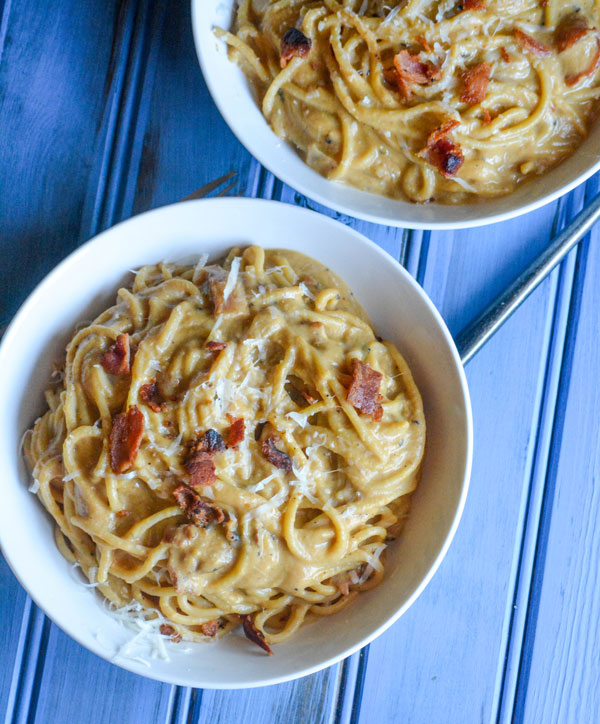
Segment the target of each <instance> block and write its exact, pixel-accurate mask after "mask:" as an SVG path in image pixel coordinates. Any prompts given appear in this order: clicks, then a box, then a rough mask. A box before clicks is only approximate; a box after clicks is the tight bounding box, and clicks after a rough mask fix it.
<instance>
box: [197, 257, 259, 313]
mask: <svg viewBox="0 0 600 724" xmlns="http://www.w3.org/2000/svg"><path fill="white" fill-rule="evenodd" d="M203 271H204V279H205V280H206V282H207V284H208V293H209V295H210V298H211V301H212V305H213V312H214V313H215V314H224V313H227V314H231V315H238V316H239V315H242V314H248V302H247V300H246V295H245V293H244V289H243V287H242V286H241V283H240V281H239V279H238V281H237V282H236V284H235V286H234V288H233V289H232V290H231V292H230V293H229V295H228V296H227V299H225V287H226V286H227V280H228V279H229V272H228V271H227V270H226V269H223V267H222V266H218V265H217V264H209V265H208V266H205V267H204V269H203Z"/></svg>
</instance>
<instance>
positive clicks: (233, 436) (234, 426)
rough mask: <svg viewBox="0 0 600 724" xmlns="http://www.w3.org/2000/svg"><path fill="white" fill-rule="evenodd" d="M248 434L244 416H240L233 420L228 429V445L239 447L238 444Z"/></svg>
mask: <svg viewBox="0 0 600 724" xmlns="http://www.w3.org/2000/svg"><path fill="white" fill-rule="evenodd" d="M245 434H246V423H245V422H244V419H243V418H242V417H238V418H237V420H232V421H231V425H230V426H229V428H228V429H227V434H226V438H227V447H229V448H237V446H238V445H239V444H240V443H241V442H242V440H243V439H244V435H245Z"/></svg>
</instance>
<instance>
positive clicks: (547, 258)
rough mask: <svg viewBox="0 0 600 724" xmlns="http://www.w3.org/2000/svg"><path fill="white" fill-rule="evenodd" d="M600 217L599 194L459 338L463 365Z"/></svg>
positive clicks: (458, 344)
mask: <svg viewBox="0 0 600 724" xmlns="http://www.w3.org/2000/svg"><path fill="white" fill-rule="evenodd" d="M599 218H600V194H598V195H597V196H596V197H595V198H594V199H593V200H592V201H591V202H590V203H589V204H588V205H587V206H586V207H585V208H584V209H583V210H582V211H581V212H580V213H579V214H578V215H577V216H576V217H575V218H574V219H573V221H572V222H571V223H570V224H569V226H567V228H566V229H565V230H564V231H563V232H562V233H561V234H560V235H559V236H557V237H556V239H555V240H554V241H553V242H552V243H551V244H550V246H549V247H548V248H547V249H546V250H545V251H543V252H542V253H541V254H540V255H539V256H538V257H537V259H535V261H534V262H533V263H532V264H531V265H530V266H529V267H527V269H525V271H524V272H523V273H522V274H521V275H520V276H519V277H517V279H515V281H514V282H513V283H512V284H511V285H510V286H509V287H508V288H507V289H505V290H504V291H503V292H502V293H501V294H500V295H499V296H498V297H496V299H494V301H493V302H492V303H491V304H490V305H489V306H488V307H487V308H486V309H485V310H484V311H483V312H482V313H481V314H480V315H479V316H478V317H477V318H476V319H474V320H473V321H472V322H471V323H470V324H468V325H467V326H466V327H465V328H464V329H463V330H462V331H461V332H460V333H459V334H458V336H457V337H456V339H455V342H456V346H457V347H458V353H459V354H460V358H461V360H462V362H463V364H466V363H467V362H468V361H469V360H470V359H471V357H473V355H474V354H475V353H476V352H477V351H478V350H479V349H480V348H481V347H483V345H484V344H485V343H486V342H487V341H488V339H489V338H490V337H491V336H492V335H493V334H495V333H496V332H497V331H498V329H500V327H501V326H502V325H503V324H504V322H506V320H507V319H508V318H509V317H510V316H511V315H512V314H513V312H514V311H515V310H516V309H518V307H519V306H520V305H521V304H522V303H523V302H524V301H525V299H527V297H528V296H529V295H530V294H531V292H532V291H533V290H534V289H535V288H536V287H537V286H538V285H539V284H540V282H542V281H543V280H544V279H545V278H546V277H547V276H548V274H550V272H551V271H552V270H553V269H554V267H555V266H556V265H557V264H559V263H560V262H561V261H562V260H563V259H564V258H565V256H566V255H567V254H568V253H569V252H570V251H571V249H572V248H573V247H574V246H575V245H576V244H578V243H579V241H581V239H582V238H583V237H584V236H585V235H586V234H587V232H588V231H589V230H590V229H591V227H592V226H593V225H594V224H595V223H596V221H598V219H599Z"/></svg>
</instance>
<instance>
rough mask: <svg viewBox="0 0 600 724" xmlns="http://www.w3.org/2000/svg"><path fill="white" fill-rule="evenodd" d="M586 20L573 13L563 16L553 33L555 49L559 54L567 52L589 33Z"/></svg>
mask: <svg viewBox="0 0 600 724" xmlns="http://www.w3.org/2000/svg"><path fill="white" fill-rule="evenodd" d="M590 30H591V28H590V26H589V25H588V22H587V19H586V17H585V15H583V13H580V12H577V11H575V12H573V13H569V15H565V16H564V17H563V18H562V20H561V21H560V23H559V24H558V26H557V28H556V31H555V33H554V39H555V41H556V47H557V49H558V52H559V53H562V52H563V51H565V50H568V49H569V48H570V47H571V46H572V45H575V43H576V42H577V41H579V40H581V38H583V37H584V36H586V35H587V34H588V33H589V32H590Z"/></svg>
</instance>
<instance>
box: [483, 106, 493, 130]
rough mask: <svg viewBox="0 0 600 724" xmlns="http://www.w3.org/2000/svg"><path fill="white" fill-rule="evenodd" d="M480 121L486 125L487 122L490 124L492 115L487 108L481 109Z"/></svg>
mask: <svg viewBox="0 0 600 724" xmlns="http://www.w3.org/2000/svg"><path fill="white" fill-rule="evenodd" d="M482 121H483V125H484V126H487V125H488V124H490V123H491V122H492V116H491V115H490V112H489V111H488V109H487V108H484V109H483V118H482Z"/></svg>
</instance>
